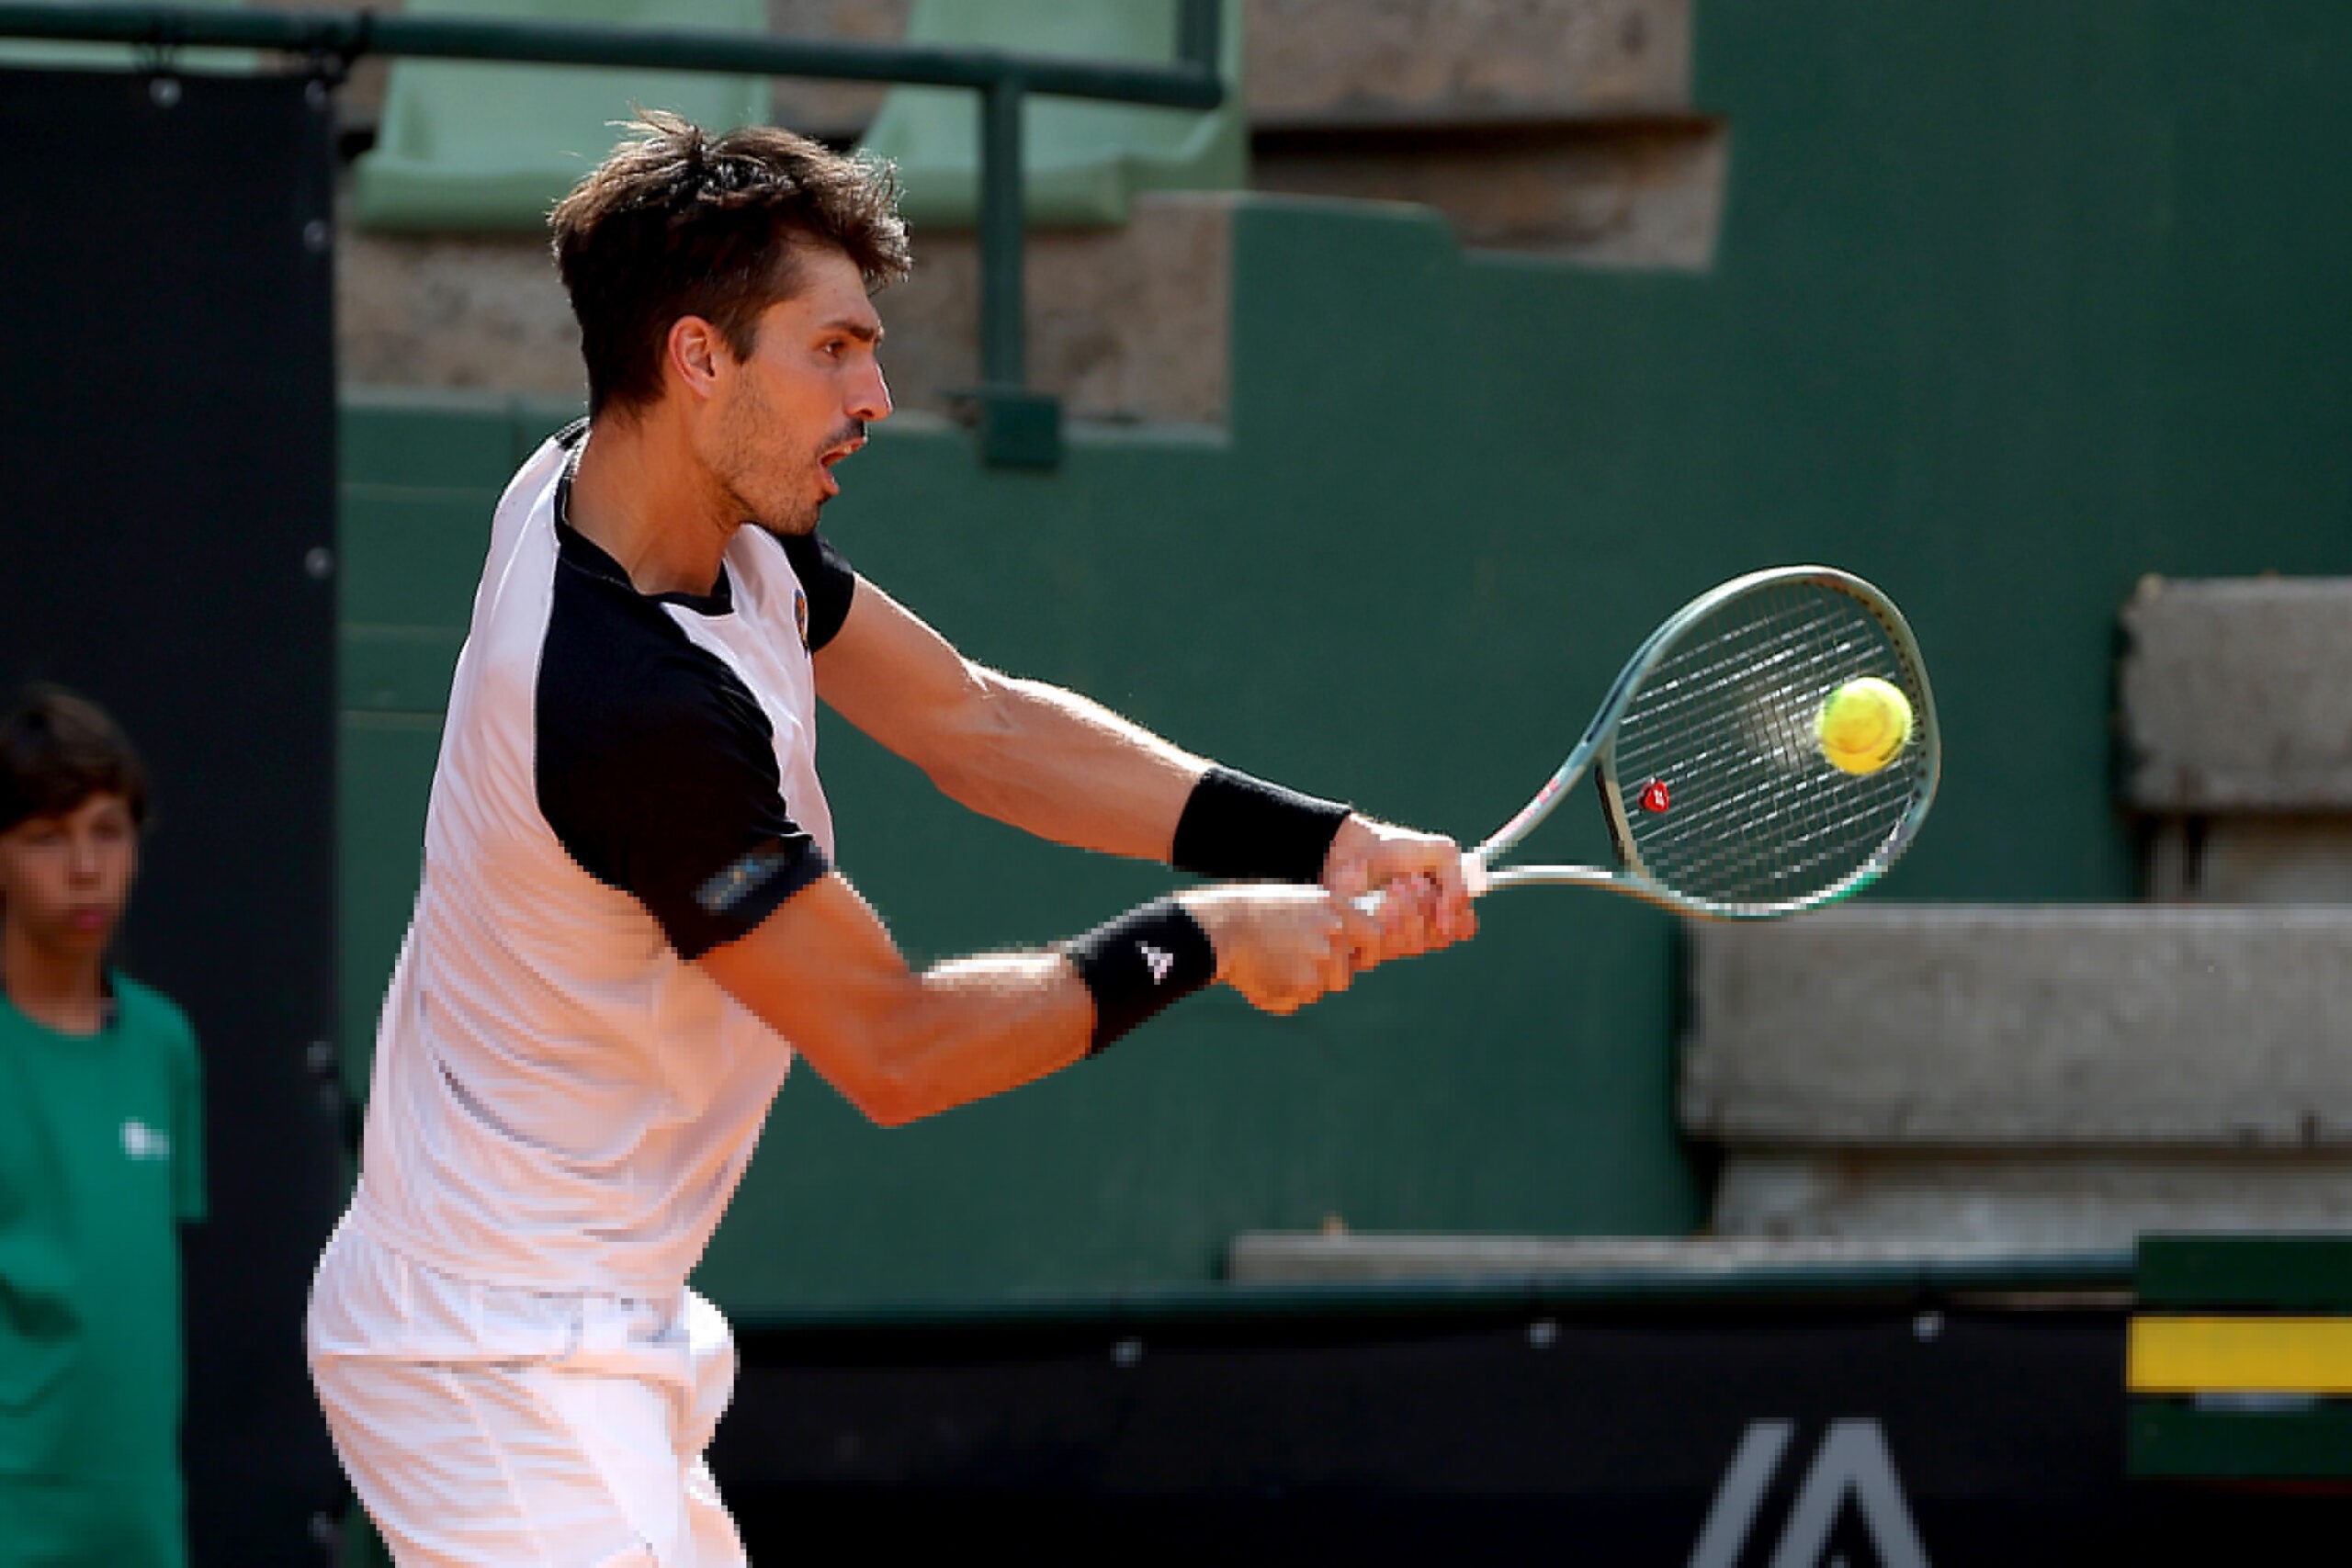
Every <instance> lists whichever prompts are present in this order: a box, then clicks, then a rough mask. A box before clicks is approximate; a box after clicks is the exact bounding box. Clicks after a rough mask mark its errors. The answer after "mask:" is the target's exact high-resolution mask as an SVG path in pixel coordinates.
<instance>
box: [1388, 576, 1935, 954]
mask: <svg viewBox="0 0 2352 1568" xmlns="http://www.w3.org/2000/svg"><path fill="white" fill-rule="evenodd" d="M1865 677H1875V678H1876V679H1878V680H1882V681H1885V682H1889V683H1891V684H1892V685H1894V687H1895V688H1896V690H1898V691H1899V692H1901V693H1902V694H1903V696H1904V697H1905V700H1907V701H1908V702H1909V704H1910V707H1911V718H1912V723H1911V735H1910V739H1909V740H1908V741H1907V743H1905V745H1904V746H1903V749H1902V750H1901V751H1899V752H1898V753H1897V754H1896V755H1895V757H1894V760H1893V761H1889V762H1888V763H1886V765H1884V766H1883V767H1881V768H1879V769H1877V770H1876V771H1875V772H1872V773H1860V774H1856V773H1848V772H1845V771H1843V770H1841V769H1840V768H1838V767H1836V766H1834V765H1832V763H1831V762H1830V761H1829V759H1828V757H1827V755H1826V753H1825V752H1824V751H1823V750H1822V744H1821V740H1820V738H1819V733H1818V730H1817V728H1816V724H1817V720H1818V717H1819V716H1820V714H1821V711H1822V705H1823V704H1824V703H1825V702H1826V700H1827V699H1828V697H1829V696H1830V694H1832V693H1833V692H1837V691H1838V690H1839V689H1840V688H1842V687H1844V686H1845V685H1846V684H1847V683H1848V682H1853V681H1856V680H1860V679H1862V678H1865ZM1942 761H1943V758H1942V743H1941V740H1940V738H1939V735H1938V732H1937V728H1936V705H1935V699H1934V697H1933V695H1932V694H1930V693H1929V691H1928V671H1927V666H1926V665H1925V664H1924V663H1923V662H1922V660H1920V657H1919V648H1918V644H1917V642H1916V641H1914V640H1913V638H1912V636H1911V628H1910V627H1909V626H1907V625H1905V622H1904V619H1903V615H1902V613H1901V612H1900V611H1898V610H1896V609H1895V607H1894V604H1893V603H1892V602H1891V601H1889V600H1888V599H1887V597H1886V595H1885V594H1883V593H1881V592H1879V591H1878V590H1877V589H1875V588H1873V587H1871V585H1870V584H1869V583H1867V582H1865V581H1862V580H1861V579H1860V578H1859V577H1855V576H1852V575H1850V574H1849V573H1847V572H1843V571H1838V570H1835V569H1833V568H1829V567H1822V566H1792V567H1780V568H1776V569H1774V570H1769V571H1758V572H1754V573H1751V574H1750V575H1748V576H1746V577H1741V578H1736V579H1734V580H1733V581H1729V582H1726V583H1724V584H1723V585H1722V586H1721V587H1719V588H1715V589H1713V590H1711V591H1710V592H1705V593H1702V594H1701V595H1700V596H1699V597H1698V598H1696V599H1693V600H1692V601H1691V603H1690V604H1685V605H1684V606H1683V607H1682V608H1681V609H1679V610H1678V611H1676V612H1675V613H1674V614H1673V615H1670V616H1668V618H1667V620H1666V622H1665V624H1664V625H1662V626H1659V627H1658V628H1657V630H1656V631H1655V632H1652V633H1651V634H1650V637H1649V640H1648V641H1646V642H1645V643H1643V644H1642V646H1641V649H1640V650H1639V651H1637V652H1636V653H1635V654H1634V657H1633V659H1632V660H1630V661H1629V662H1628V663H1627V664H1626V666H1625V668H1624V671H1623V672H1622V673H1621V674H1619V676H1618V677H1617V682H1616V684H1614V685H1613V686H1611V688H1610V689H1609V695H1608V697H1607V698H1606V699H1605V700H1604V701H1603V702H1602V703H1601V705H1600V712H1599V713H1596V714H1595V715H1593V717H1592V722H1591V724H1590V725H1589V726H1587V727H1586V729H1585V732H1584V738H1583V739H1580V740H1578V741H1577V744H1576V749H1575V750H1572V751H1570V752H1569V753H1568V759H1567V761H1565V762H1563V763H1561V764H1560V770H1559V772H1557V773H1554V774H1553V775H1552V778H1551V781H1550V782H1549V783H1547V784H1544V787H1543V788H1542V789H1540V790H1538V791H1537V792H1536V793H1535V796H1534V798H1533V799H1532V800H1530V801H1529V802H1528V803H1527V804H1526V805H1525V806H1524V807H1521V808H1520V811H1519V814H1518V815H1517V816H1515V817H1513V818H1511V819H1510V821H1508V822H1506V823H1504V824H1503V825H1502V827H1501V828H1499V829H1497V830H1496V831H1495V833H1494V834H1493V835H1492V836H1491V837H1489V838H1488V839H1487V840H1486V841H1485V842H1483V843H1481V844H1479V845H1478V847H1477V848H1476V849H1475V850H1473V851H1471V852H1469V853H1468V854H1466V855H1464V857H1463V870H1464V874H1465V875H1466V877H1467V880H1468V882H1469V885H1470V893H1471V896H1472V897H1480V896H1482V895H1484V894H1487V893H1491V892H1493V891H1495V890H1496V889H1498V888H1503V887H1538V886H1572V887H1600V888H1606V889H1608V890H1609V891H1611V892H1615V893H1625V894H1630V895H1632V896H1633V897H1636V898H1641V899H1645V900H1646V901H1647V902H1649V903H1652V904H1656V905H1658V906H1660V907H1662V908H1668V909H1671V910H1674V911H1676V912H1678V913H1680V914H1685V915H1696V916H1700V917H1702V918H1706V919H1765V918H1769V917H1771V916H1776V915H1792V914H1795V913H1796V912H1798V911H1799V910H1802V909H1810V908H1815V907H1817V906H1819V905H1823V904H1828V903H1833V902H1835V901H1836V900H1838V899H1840V898H1844V897H1849V896H1850V895H1852V894H1855V893H1859V892H1860V891H1861V890H1862V889H1863V888H1865V887H1867V886H1870V885H1871V883H1872V882H1875V881H1876V880H1878V878H1879V877H1880V876H1882V875H1883V874H1885V872H1886V869H1887V868H1888V867H1889V866H1891V865H1893V864H1894V863H1895V861H1896V860H1897V859H1898V858H1900V857H1901V855H1902V853H1903V852H1904V851H1905V849H1907V848H1908V847H1909V846H1910V843H1911V840H1912V839H1913V838H1915V837H1916V836H1917V833H1918V831H1919V827H1920V824H1921V823H1922V822H1924V821H1925V820H1926V819H1927V816H1928V807H1929V805H1931V804H1932V803H1933V802H1934V800H1935V797H1936V782H1937V778H1938V775H1939V773H1940V772H1941V769H1942ZM1587 773H1589V774H1591V776H1592V780H1593V783H1594V784H1595V785H1596V786H1597V787H1598V789H1599V792H1600V813H1601V818H1602V819H1603V821H1604V822H1605V823H1606V824H1607V825H1608V829H1609V837H1610V841H1611V845H1612V847H1613V848H1614V849H1615V851H1616V857H1617V864H1616V865H1615V866H1613V867H1602V866H1596V865H1512V866H1504V865H1501V864H1499V862H1500V861H1501V860H1502V858H1503V857H1504V856H1505V855H1507V854H1509V853H1510V852H1511V851H1512V850H1514V849H1516V848H1517V847H1518V845H1519V844H1520V842H1521V840H1523V839H1525V838H1526V837H1527V836H1528V834H1529V833H1531V832H1532V831H1533V830H1534V829H1535V827H1536V825H1537V824H1538V823H1540V822H1542V821H1543V820H1544V818H1546V817H1549V816H1550V815H1551V814H1552V812H1553V810H1554V808H1555V807H1557V806H1558V805H1559V804H1560V802H1561V801H1562V800H1563V799H1565V798H1566V795H1567V794H1568V792H1569V790H1571V789H1573V788H1574V787H1575V786H1576V784H1577V781H1578V780H1580V779H1582V778H1583V777H1584V776H1585V775H1586V774H1587ZM1378 898H1379V895H1378V894H1371V895H1367V896H1366V897H1364V898H1361V899H1358V900H1357V904H1358V905H1359V907H1361V908H1367V909H1376V908H1377V907H1378V905H1377V900H1378Z"/></svg>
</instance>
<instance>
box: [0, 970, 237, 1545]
mask: <svg viewBox="0 0 2352 1568" xmlns="http://www.w3.org/2000/svg"><path fill="white" fill-rule="evenodd" d="M108 981H109V984H110V985H111V986H112V987H113V991H114V997H115V1004H116V1005H115V1010H114V1017H113V1020H112V1021H111V1022H109V1023H108V1024H107V1027H106V1028H105V1029H103V1030H101V1031H100V1032H98V1033H96V1034H93V1035H86V1036H76V1035H69V1034H60V1033H57V1032H55V1031H53V1030H50V1029H46V1028H44V1027H42V1026H41V1025H40V1024H38V1023H35V1022H34V1021H32V1020H30V1019H28V1018H27V1017H26V1016H25V1015H24V1014H23V1013H22V1012H19V1011H18V1010H17V1008H16V1007H15V1006H14V1004H12V1003H10V1002H9V1001H8V999H7V998H6V994H5V992H0V1563H5V1564H6V1568H33V1565H35V1564H41V1565H46V1564H50V1563H58V1564H65V1563H77V1564H78V1563H96V1562H103V1563H107V1564H108V1565H109V1568H182V1565H183V1564H185V1563H186V1562H187V1547H186V1544H185V1538H186V1527H185V1525H184V1522H183V1520H184V1516H185V1507H184V1505H183V1502H182V1497H181V1487H180V1464H179V1429H180V1403H181V1388H182V1367H181V1348H180V1263H179V1226H178V1223H179V1222H180V1221H183V1220H197V1219H201V1218H203V1216H204V1150H203V1142H204V1130H203V1120H202V1111H201V1100H202V1095H201V1083H200V1078H199V1068H198V1060H197V1051H196V1036H195V1034H194V1033H193V1032H191V1031H190V1030H189V1028H188V1024H187V1018H186V1017H185V1016H183V1015H182V1014H181V1012H180V1010H179V1009H178V1008H176V1007H175V1006H173V1005H172V1003H171V1002H170V1001H168V1000H167V999H165V998H164V997H163V996H162V995H160V994H158V993H157V992H154V991H152V990H150V989H148V988H147V987H144V986H141V985H140V984H139V983H138V982H137V981H135V980H131V979H129V978H126V977H125V976H120V975H110V976H108Z"/></svg>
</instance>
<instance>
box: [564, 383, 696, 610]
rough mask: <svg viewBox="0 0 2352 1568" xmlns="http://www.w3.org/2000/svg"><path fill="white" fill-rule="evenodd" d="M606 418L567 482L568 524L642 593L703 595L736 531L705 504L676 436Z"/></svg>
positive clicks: (647, 423) (646, 424) (647, 422)
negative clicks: (612, 560)
mask: <svg viewBox="0 0 2352 1568" xmlns="http://www.w3.org/2000/svg"><path fill="white" fill-rule="evenodd" d="M660 418H661V415H660V414H659V412H655V413H652V414H649V415H647V416H646V417H645V419H644V420H643V421H629V422H626V423H624V422H621V421H618V420H613V419H606V420H604V421H600V422H599V423H597V424H596V425H594V427H593V429H592V430H591V432H590V434H589V436H588V441H587V445H586V446H584V447H582V449H581V453H580V465H579V468H578V469H577V470H576V471H575V472H574V473H573V475H572V479H571V525H572V526H573V527H574V528H576V529H578V530H579V531H580V532H581V533H582V535H584V536H586V537H587V538H588V540H589V541H590V542H591V543H592V544H594V545H595V546H596V547H598V548H599V549H601V550H603V551H604V552H605V554H606V555H608V556H610V557H612V558H613V559H614V560H616V561H617V562H619V563H620V568H621V570H623V571H626V572H628V580H629V581H630V582H631V583H633V584H635V585H636V588H637V591H638V592H640V593H708V592H711V590H712V589H714V588H715V587H717V586H718V563H719V559H720V558H721V557H722V556H723V555H724V554H725V553H726V550H727V541H728V539H729V536H731V535H732V534H733V533H734V529H733V527H732V526H731V525H729V523H728V522H726V521H723V520H722V515H721V513H718V512H717V511H716V510H714V508H713V507H712V506H711V505H710V503H709V501H708V498H707V497H706V496H705V495H704V493H703V490H702V486H701V485H700V484H699V483H698V482H697V478H698V471H697V469H696V468H695V465H694V464H693V462H692V460H691V458H690V457H688V455H687V452H686V449H685V447H684V443H683V441H682V440H680V439H678V438H677V437H676V434H675V433H673V432H670V431H667V430H665V429H664V428H662V426H660V425H659V424H657V423H654V422H655V421H657V420H659V419H660Z"/></svg>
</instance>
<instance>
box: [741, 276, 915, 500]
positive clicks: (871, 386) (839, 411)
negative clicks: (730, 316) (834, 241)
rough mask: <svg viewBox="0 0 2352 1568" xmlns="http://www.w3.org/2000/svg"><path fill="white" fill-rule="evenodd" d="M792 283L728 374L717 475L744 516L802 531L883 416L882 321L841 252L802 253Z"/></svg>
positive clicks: (886, 402) (886, 395)
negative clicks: (840, 467) (837, 469)
mask: <svg viewBox="0 0 2352 1568" xmlns="http://www.w3.org/2000/svg"><path fill="white" fill-rule="evenodd" d="M800 285H801V287H800V289H799V291H798V292H797V293H796V294H795V295H794V296H793V297H792V298H791V299H784V300H780V301H778V302H777V303H775V304H774V305H771V306H769V307H768V309H767V310H766V312H765V313H764V314H763V315H762V316H761V318H760V330H759V337H758V341H757V343H756V344H754V346H753V347H752V352H751V354H750V355H748V356H747V357H745V358H744V359H743V360H742V361H741V362H740V363H739V364H737V365H735V366H734V367H733V370H732V373H731V374H730V375H729V377H728V378H726V390H725V403H724V405H723V407H722V408H721V409H720V411H719V417H718V442H717V454H718V457H717V462H716V464H715V467H716V468H718V479H719V480H720V482H721V483H722V484H724V485H725V486H726V487H727V489H728V491H729V493H730V495H731V496H732V498H733V500H734V502H736V503H737V504H738V505H740V507H741V510H742V513H743V514H744V515H745V516H747V517H749V518H751V519H752V521H753V522H755V523H758V524H759V525H761V526H762V527H764V528H766V529H768V530H769V531H771V532H773V533H778V534H806V533H808V532H809V530H810V529H812V528H814V527H816V526H817V513H818V509H819V508H820V507H822V506H823V505H824V504H825V502H828V501H831V499H832V498H833V497H834V496H836V495H839V494H840V493H841V485H840V484H839V483H838V482H837V481H836V480H835V479H834V478H833V473H832V468H833V465H834V464H836V463H838V462H840V461H841V460H842V458H843V457H848V456H849V455H850V454H851V453H853V452H854V451H856V450H857V449H858V448H859V447H860V446H865V427H866V426H867V425H869V424H871V423H874V422H875V421H876V420H878V419H888V417H889V415H890V389H889V387H888V385H887V384H886V383H885V382H884V381H883V379H882V366H881V362H880V360H879V359H878V358H877V357H876V351H877V350H878V349H879V348H880V347H881V344H882V319H881V317H880V316H879V315H877V314H876V312H875V309H874V302H873V301H872V300H871V299H867V298H866V296H865V279H864V278H863V277H862V276H859V274H858V270H857V266H856V264H855V263H854V262H852V261H851V260H850V259H849V257H847V256H846V255H843V254H842V253H840V252H839V251H831V250H810V251H808V252H805V253H804V254H802V255H801V257H800Z"/></svg>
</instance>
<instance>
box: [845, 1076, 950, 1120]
mask: <svg viewBox="0 0 2352 1568" xmlns="http://www.w3.org/2000/svg"><path fill="white" fill-rule="evenodd" d="M833 1087H834V1088H835V1089H840V1090H841V1092H842V1098H844V1099H846V1100H848V1101H849V1102H850V1104H851V1105H853V1106H854V1107H855V1108H856V1110H857V1113H858V1114H859V1115H861V1116H863V1117H865V1119H866V1120H867V1121H868V1122H873V1123H874V1124H875V1125H876V1126H877V1127H903V1126H905V1125H907V1123H909V1122H920V1121H922V1119H923V1118H924V1117H926V1116H929V1115H931V1114H932V1113H933V1112H934V1111H938V1110H940V1109H941V1106H940V1104H939V1103H938V1096H937V1095H936V1094H935V1093H933V1090H932V1087H931V1086H930V1085H929V1084H928V1083H925V1082H924V1081H922V1078H921V1077H920V1076H919V1075H917V1074H914V1073H910V1072H908V1071H906V1070H904V1069H902V1068H895V1067H892V1066H889V1065H888V1064H882V1063H869V1064H865V1065H863V1066H861V1067H860V1068H859V1070H858V1071H857V1072H856V1073H855V1074H854V1075H847V1074H844V1075H841V1076H839V1077H836V1078H835V1079H834V1083H833Z"/></svg>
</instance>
